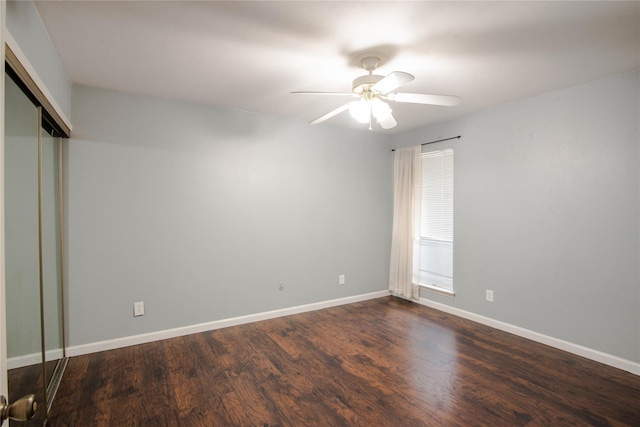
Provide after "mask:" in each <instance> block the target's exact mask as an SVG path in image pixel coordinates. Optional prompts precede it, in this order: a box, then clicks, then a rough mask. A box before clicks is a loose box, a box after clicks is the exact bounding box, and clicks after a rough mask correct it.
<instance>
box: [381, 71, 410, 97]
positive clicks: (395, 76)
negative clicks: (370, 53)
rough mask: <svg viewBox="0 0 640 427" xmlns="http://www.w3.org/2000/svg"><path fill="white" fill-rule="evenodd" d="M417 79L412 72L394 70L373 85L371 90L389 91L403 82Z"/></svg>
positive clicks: (383, 92)
mask: <svg viewBox="0 0 640 427" xmlns="http://www.w3.org/2000/svg"><path fill="white" fill-rule="evenodd" d="M413 79H415V77H413V76H412V75H411V74H409V73H404V72H402V71H394V72H392V73H390V74H388V75H387V76H386V77H385V78H383V79H382V80H380V81H379V82H378V83H376V84H374V85H373V86H371V90H373V91H374V92H377V93H382V94H385V93H389V92H391V91H392V90H395V89H397V88H399V87H400V86H402V85H403V84H407V83H409V82H410V81H411V80H413Z"/></svg>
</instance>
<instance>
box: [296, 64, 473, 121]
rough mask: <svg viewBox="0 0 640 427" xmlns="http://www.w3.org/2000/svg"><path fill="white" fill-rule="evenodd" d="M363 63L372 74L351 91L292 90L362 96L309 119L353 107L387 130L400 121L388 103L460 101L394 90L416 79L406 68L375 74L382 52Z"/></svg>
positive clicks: (359, 118) (361, 118)
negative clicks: (394, 115)
mask: <svg viewBox="0 0 640 427" xmlns="http://www.w3.org/2000/svg"><path fill="white" fill-rule="evenodd" d="M360 58H361V59H360V66H361V67H362V68H364V69H365V70H367V71H368V72H369V74H365V75H364V76H360V77H358V78H356V79H355V80H354V81H353V84H352V91H351V93H349V92H304V91H298V92H291V93H294V94H303V95H329V96H345V97H351V98H358V99H357V100H355V101H351V102H348V103H347V104H345V105H343V106H341V107H338V108H336V109H335V110H333V111H330V112H328V113H327V114H325V115H324V116H322V117H318V118H317V119H315V120H313V121H311V122H309V124H312V125H315V124H318V123H321V122H324V121H325V120H327V119H330V118H331V117H333V116H335V115H338V114H340V113H342V112H343V111H346V110H349V113H351V116H353V118H354V119H356V120H357V121H359V122H361V123H369V129H371V122H372V120H373V119H375V120H376V121H377V122H378V124H379V125H380V127H382V128H383V129H391V128H394V127H395V126H396V125H397V124H398V122H396V119H395V118H394V117H393V114H392V111H391V107H390V106H389V104H388V102H409V103H413V104H429V105H443V106H454V105H458V104H459V103H460V101H461V100H460V98H459V97H457V96H449V95H428V94H422V93H397V92H393V91H394V90H396V89H397V88H399V87H400V86H402V85H404V84H406V83H409V82H410V81H412V80H413V79H415V77H414V76H412V75H411V74H409V73H405V72H403V71H393V72H392V73H390V74H388V75H386V76H380V75H377V74H373V72H374V70H375V69H376V68H378V67H379V66H380V65H382V63H383V62H384V59H383V57H382V55H379V54H365V55H361V56H360Z"/></svg>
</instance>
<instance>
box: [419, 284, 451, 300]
mask: <svg viewBox="0 0 640 427" xmlns="http://www.w3.org/2000/svg"><path fill="white" fill-rule="evenodd" d="M418 286H419V287H421V288H422V289H426V290H428V291H431V292H435V293H438V294H441V295H445V296H448V297H451V298H454V297H455V296H456V293H455V292H454V291H451V290H449V289H445V288H441V287H440V286H434V285H424V284H422V283H421V284H419V285H418Z"/></svg>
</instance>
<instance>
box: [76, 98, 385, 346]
mask: <svg viewBox="0 0 640 427" xmlns="http://www.w3.org/2000/svg"><path fill="white" fill-rule="evenodd" d="M72 93H73V115H72V119H73V124H74V132H73V138H72V139H71V140H70V141H69V144H68V150H67V151H66V153H65V161H66V182H67V183H68V188H66V197H67V203H66V207H67V210H66V222H67V229H66V230H67V236H68V238H67V248H68V255H67V260H68V285H67V287H68V307H69V309H68V327H69V344H70V345H72V346H73V345H80V344H85V343H91V342H97V341H102V340H108V339H112V338H118V337H126V336H131V335H135V334H140V333H146V332H153V331H159V330H164V329H169V328H175V327H180V326H186V325H193V324H197V323H200V322H207V321H213V320H219V319H226V318H230V317H234V316H240V315H246V314H253V313H259V312H263V311H268V310H274V309H279V308H285V307H292V306H297V305H301V304H307V303H313V302H320V301H325V300H330V299H335V298H341V297H347V296H352V295H359V294H364V293H368V292H375V291H381V290H385V289H386V288H387V282H388V264H389V250H390V247H389V242H390V239H391V230H390V224H391V214H392V209H391V200H392V183H391V176H392V175H391V167H392V153H391V152H390V144H389V137H388V136H382V135H378V134H375V133H372V132H369V131H354V130H344V129H337V128H331V127H330V126H322V127H313V126H309V125H307V124H306V123H302V122H298V121H293V120H289V119H283V118H279V117H274V116H267V115H260V114H253V113H246V112H240V111H233V110H226V109H216V108H211V107H205V106H199V105H194V104H186V103H179V102H172V101H163V100H158V99H153V98H147V97H142V96H134V95H126V94H123V93H118V92H112V91H105V90H99V89H93V88H88V87H82V86H74V87H73V92H72ZM339 274H345V275H346V284H345V285H342V286H340V285H338V275H339ZM280 284H283V285H284V287H285V289H284V291H280V290H279V285H280ZM135 301H144V302H145V306H146V307H145V308H146V314H145V316H143V317H138V318H133V317H132V311H133V308H132V307H133V303H134V302H135Z"/></svg>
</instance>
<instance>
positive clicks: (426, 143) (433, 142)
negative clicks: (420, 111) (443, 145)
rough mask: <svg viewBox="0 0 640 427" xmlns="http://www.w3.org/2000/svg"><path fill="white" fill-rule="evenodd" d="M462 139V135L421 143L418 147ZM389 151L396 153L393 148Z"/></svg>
mask: <svg viewBox="0 0 640 427" xmlns="http://www.w3.org/2000/svg"><path fill="white" fill-rule="evenodd" d="M461 137H462V135H458V136H452V137H451V138H445V139H439V140H437V141H429V142H423V143H422V144H420V145H428V144H435V143H436V142H442V141H448V140H450V139H460V138H461ZM391 151H396V149H395V148H393V149H391Z"/></svg>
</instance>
